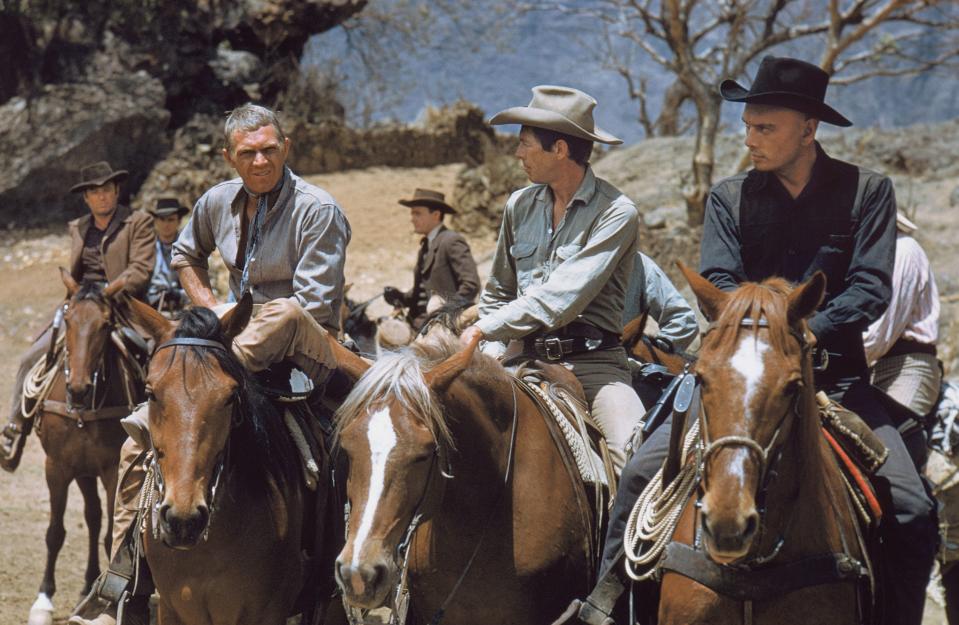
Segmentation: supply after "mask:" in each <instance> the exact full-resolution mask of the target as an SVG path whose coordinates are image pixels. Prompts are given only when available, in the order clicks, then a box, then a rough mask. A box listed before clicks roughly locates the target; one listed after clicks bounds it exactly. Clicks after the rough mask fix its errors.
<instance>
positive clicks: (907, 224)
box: [896, 211, 919, 234]
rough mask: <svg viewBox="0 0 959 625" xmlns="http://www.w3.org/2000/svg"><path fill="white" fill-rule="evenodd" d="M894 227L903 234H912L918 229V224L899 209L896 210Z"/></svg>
mask: <svg viewBox="0 0 959 625" xmlns="http://www.w3.org/2000/svg"><path fill="white" fill-rule="evenodd" d="M896 229H897V230H899V232H901V233H903V234H912V233H913V232H915V231H916V230H918V229H919V226H917V225H916V224H915V222H914V221H913V220H911V219H909V218H908V217H906V216H905V215H903V214H902V213H901V212H900V211H896Z"/></svg>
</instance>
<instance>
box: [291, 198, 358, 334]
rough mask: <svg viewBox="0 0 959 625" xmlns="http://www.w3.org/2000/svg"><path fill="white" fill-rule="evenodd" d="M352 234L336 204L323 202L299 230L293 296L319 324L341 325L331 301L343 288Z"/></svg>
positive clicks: (306, 217) (336, 298)
mask: <svg viewBox="0 0 959 625" xmlns="http://www.w3.org/2000/svg"><path fill="white" fill-rule="evenodd" d="M351 236H352V233H351V230H350V224H349V222H347V220H346V216H345V215H343V211H341V210H340V208H339V206H337V205H335V204H323V205H320V206H318V207H317V209H316V210H311V211H309V212H307V213H306V214H305V215H304V218H303V224H302V227H301V228H300V229H299V231H298V235H297V239H296V246H297V257H298V258H299V262H297V265H296V269H295V271H294V272H293V296H292V298H293V299H295V300H296V301H297V302H299V304H300V305H301V306H302V307H303V308H304V309H305V310H306V311H307V312H309V313H310V314H311V315H312V316H313V318H314V319H316V321H317V323H319V324H321V325H328V326H331V327H338V326H339V319H338V317H337V316H336V315H334V311H333V309H332V307H331V306H332V302H335V301H339V298H340V294H341V293H342V291H343V280H344V278H343V270H344V266H345V264H346V246H347V244H348V243H349V242H350V237H351Z"/></svg>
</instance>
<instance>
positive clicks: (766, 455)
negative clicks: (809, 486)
mask: <svg viewBox="0 0 959 625" xmlns="http://www.w3.org/2000/svg"><path fill="white" fill-rule="evenodd" d="M738 325H739V327H743V328H769V321H768V320H767V319H766V318H765V317H761V318H759V319H753V318H745V319H742V320H741V321H740V322H739V324H738ZM716 327H717V326H716V324H710V325H709V327H708V328H707V329H706V331H705V332H704V333H703V339H705V338H706V335H708V334H709V333H710V332H711V331H712V330H714V329H715V328H716ZM789 333H790V335H791V336H792V337H793V338H795V339H796V341H798V342H799V347H800V350H801V356H800V358H801V359H802V361H803V362H805V359H806V357H807V356H808V354H809V352H810V350H811V346H810V344H809V342H808V341H806V338H805V336H803V334H802V332H800V331H799V330H797V329H796V328H792V327H790V329H789ZM698 377H699V376H698V375H697V378H698ZM800 398H801V393H798V392H797V393H796V394H795V396H794V397H793V398H792V402H791V403H790V407H789V409H788V410H786V412H784V413H783V415H782V417H780V419H779V423H777V424H776V429H775V430H774V431H773V435H772V437H771V438H770V439H769V443H768V444H767V445H765V446H763V445H761V444H760V443H759V442H757V441H756V440H755V439H754V438H752V437H750V436H739V435H729V436H721V437H719V438H717V439H715V440H713V441H710V440H709V421H708V417H707V415H706V407H705V405H702V403H701V399H700V410H699V415H700V416H699V418H700V435H701V436H702V445H703V447H702V452H701V457H700V461H699V466H700V471H701V477H702V481H703V483H705V482H706V481H707V475H706V471H707V469H708V466H709V460H710V458H712V456H714V455H715V454H716V453H718V452H719V451H720V450H721V449H724V448H727V447H745V448H746V449H747V450H748V451H750V452H752V454H753V455H755V457H756V458H757V459H758V460H759V488H758V491H757V494H756V506H757V512H758V514H759V527H760V528H764V527H765V526H766V524H765V514H766V509H765V500H766V497H767V494H768V492H769V488H770V485H771V482H772V479H771V478H772V476H774V475H776V470H775V467H776V466H777V465H778V463H779V460H780V459H781V458H782V452H783V449H782V446H781V445H777V442H778V441H779V437H780V434H781V432H782V430H783V428H784V427H785V425H786V423H787V421H790V422H791V421H794V420H796V419H799V418H801V413H800V410H799V401H800ZM771 454H774V455H772V457H770V455H771ZM783 535H785V532H784V533H783ZM783 543H784V538H780V540H779V541H778V542H777V543H776V545H775V546H774V547H773V551H772V552H771V553H770V554H767V555H765V556H760V557H754V558H752V559H750V560H749V561H748V564H749V565H750V566H753V565H757V564H763V563H765V562H768V561H770V560H772V559H773V558H775V557H776V555H777V554H778V553H779V551H780V549H781V548H782V546H783Z"/></svg>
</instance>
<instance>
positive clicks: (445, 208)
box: [383, 189, 479, 330]
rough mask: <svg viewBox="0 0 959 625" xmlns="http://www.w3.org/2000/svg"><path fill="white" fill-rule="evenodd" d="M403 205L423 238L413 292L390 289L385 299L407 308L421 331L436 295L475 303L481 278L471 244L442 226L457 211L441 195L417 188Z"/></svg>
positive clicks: (385, 290)
mask: <svg viewBox="0 0 959 625" xmlns="http://www.w3.org/2000/svg"><path fill="white" fill-rule="evenodd" d="M400 204H402V205H403V206H407V207H409V209H410V221H411V222H413V231H414V232H415V233H416V234H418V235H421V236H422V238H421V239H420V249H419V252H418V253H417V255H416V267H415V268H414V270H413V289H412V290H410V291H409V292H407V293H403V292H402V291H400V290H399V289H397V288H395V287H392V286H388V287H386V288H385V289H383V299H385V300H386V302H387V303H388V304H392V305H393V306H396V307H402V308H406V309H407V313H406V318H407V321H409V323H410V325H411V326H413V329H415V330H419V329H420V327H421V326H422V325H423V322H424V321H425V320H426V316H427V312H426V305H427V303H428V302H429V300H430V298H431V297H433V296H435V295H438V296H439V297H442V298H443V299H444V300H446V301H450V300H451V299H454V298H455V299H458V300H460V301H462V303H464V304H465V303H470V304H472V303H473V301H474V300H475V299H476V295H477V293H479V275H478V274H477V273H476V261H474V260H473V254H472V253H471V252H470V246H469V243H467V242H466V239H464V238H463V235H461V234H460V233H458V232H455V231H453V230H450V229H449V228H447V227H446V226H445V225H444V224H443V218H444V217H445V216H446V215H448V214H449V215H455V214H456V211H455V210H454V209H453V207H452V206H450V205H449V204H447V203H446V198H445V196H444V195H443V194H442V193H440V192H439V191H431V190H430V189H417V190H416V191H415V192H413V197H412V198H410V199H408V200H400Z"/></svg>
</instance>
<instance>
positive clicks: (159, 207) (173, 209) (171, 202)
mask: <svg viewBox="0 0 959 625" xmlns="http://www.w3.org/2000/svg"><path fill="white" fill-rule="evenodd" d="M147 212H148V213H150V214H151V215H153V216H154V217H169V216H170V215H176V216H178V217H179V216H180V215H186V214H187V213H189V212H190V209H189V208H187V207H186V206H183V205H182V204H180V200H178V199H176V198H175V197H161V198H159V199H157V203H156V206H155V207H153V208H148V209H147Z"/></svg>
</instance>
